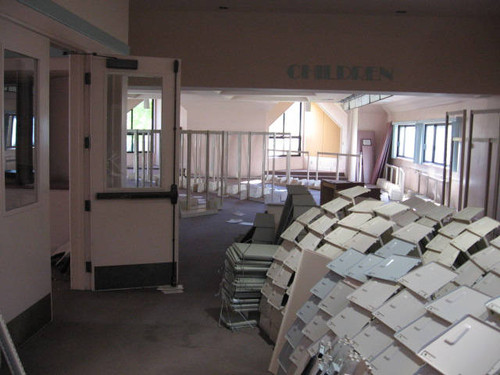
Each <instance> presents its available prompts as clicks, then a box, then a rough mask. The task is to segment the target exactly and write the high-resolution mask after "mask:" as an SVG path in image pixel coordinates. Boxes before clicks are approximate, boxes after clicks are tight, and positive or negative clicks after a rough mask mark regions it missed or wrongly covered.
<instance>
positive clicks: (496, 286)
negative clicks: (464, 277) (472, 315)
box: [473, 272, 500, 297]
mask: <svg viewBox="0 0 500 375" xmlns="http://www.w3.org/2000/svg"><path fill="white" fill-rule="evenodd" d="M473 288H474V289H476V290H478V291H480V292H482V293H484V294H487V295H488V296H490V297H497V296H499V295H500V276H498V275H496V274H495V273H493V272H488V273H487V274H486V275H485V276H484V277H483V278H482V279H480V280H479V281H478V282H477V283H475V284H474V285H473Z"/></svg>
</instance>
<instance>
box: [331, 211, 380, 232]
mask: <svg viewBox="0 0 500 375" xmlns="http://www.w3.org/2000/svg"><path fill="white" fill-rule="evenodd" d="M372 217H373V216H372V215H371V214H361V213H356V212H354V213H352V214H350V215H347V216H346V217H345V218H343V219H342V220H340V221H339V222H338V225H340V226H342V227H345V228H349V229H354V230H359V227H361V226H362V225H363V224H364V223H366V222H367V221H368V220H370V219H371V218H372Z"/></svg>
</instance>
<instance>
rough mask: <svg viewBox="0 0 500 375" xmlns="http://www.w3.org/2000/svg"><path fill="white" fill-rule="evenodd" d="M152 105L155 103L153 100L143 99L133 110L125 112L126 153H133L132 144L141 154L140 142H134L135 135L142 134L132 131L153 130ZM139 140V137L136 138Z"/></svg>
mask: <svg viewBox="0 0 500 375" xmlns="http://www.w3.org/2000/svg"><path fill="white" fill-rule="evenodd" d="M154 105H155V101H154V100H153V99H144V101H141V102H140V103H139V104H137V105H136V106H135V107H134V108H132V109H131V110H130V111H128V112H127V152H129V153H131V152H134V148H135V147H134V144H135V143H138V150H139V152H142V151H143V150H142V142H141V141H140V140H139V141H138V140H136V137H135V135H136V134H138V135H139V136H140V135H141V134H142V132H137V131H134V130H151V129H153V127H154V126H153V121H154ZM137 138H140V137H137ZM147 146H148V145H146V151H148V147H147Z"/></svg>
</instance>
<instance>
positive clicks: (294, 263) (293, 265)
mask: <svg viewBox="0 0 500 375" xmlns="http://www.w3.org/2000/svg"><path fill="white" fill-rule="evenodd" d="M301 259H302V250H300V248H299V247H295V248H293V249H292V251H290V254H289V255H288V257H287V258H286V259H285V261H284V262H283V263H284V264H285V265H286V266H287V267H288V268H290V269H291V270H293V271H297V268H298V267H299V263H300V260H301Z"/></svg>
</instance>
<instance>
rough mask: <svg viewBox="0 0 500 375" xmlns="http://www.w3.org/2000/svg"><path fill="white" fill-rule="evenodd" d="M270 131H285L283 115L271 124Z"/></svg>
mask: <svg viewBox="0 0 500 375" xmlns="http://www.w3.org/2000/svg"><path fill="white" fill-rule="evenodd" d="M269 133H283V115H281V116H280V117H278V118H277V119H276V120H275V121H274V122H273V123H272V124H271V125H270V126H269Z"/></svg>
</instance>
